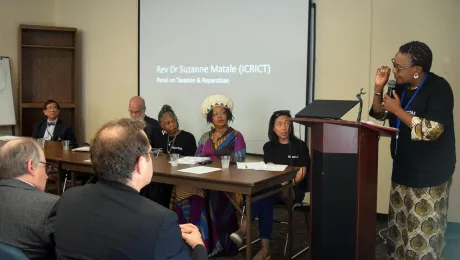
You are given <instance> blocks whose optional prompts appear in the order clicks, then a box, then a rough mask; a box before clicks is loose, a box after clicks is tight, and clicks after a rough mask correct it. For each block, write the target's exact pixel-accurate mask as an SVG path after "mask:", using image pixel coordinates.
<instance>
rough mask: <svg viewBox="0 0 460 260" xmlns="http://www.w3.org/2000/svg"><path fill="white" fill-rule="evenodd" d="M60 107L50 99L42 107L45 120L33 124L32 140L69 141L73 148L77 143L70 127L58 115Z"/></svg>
mask: <svg viewBox="0 0 460 260" xmlns="http://www.w3.org/2000/svg"><path fill="white" fill-rule="evenodd" d="M60 112H61V107H60V106H59V104H58V103H57V102H56V101H54V100H52V99H50V100H48V101H46V102H45V104H44V105H43V113H44V114H45V116H46V117H47V118H46V119H44V120H42V121H40V122H38V123H37V124H35V127H34V132H33V134H32V137H33V138H43V139H45V140H49V141H64V140H69V141H70V145H71V146H75V145H76V143H77V141H76V138H75V134H74V132H73V130H72V127H71V126H70V125H68V124H66V123H65V122H63V121H62V120H61V119H59V114H60Z"/></svg>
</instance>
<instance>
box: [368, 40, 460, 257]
mask: <svg viewBox="0 0 460 260" xmlns="http://www.w3.org/2000/svg"><path fill="white" fill-rule="evenodd" d="M432 60H433V55H432V52H431V50H430V48H429V47H428V46H427V45H426V44H424V43H422V42H417V41H414V42H409V43H406V44H404V45H402V46H401V47H400V48H399V51H398V52H397V53H396V55H395V56H394V58H393V59H392V63H393V68H392V72H393V74H394V78H395V80H396V87H395V90H393V92H392V96H391V97H390V96H388V95H384V94H383V88H384V86H385V85H386V83H387V82H388V78H389V76H390V68H389V67H386V66H382V67H381V68H379V69H378V70H377V73H376V77H375V95H374V101H373V104H372V108H371V110H370V116H372V117H374V118H376V119H379V120H386V119H388V120H389V123H390V126H391V127H395V128H398V129H399V133H398V134H397V135H395V136H393V137H392V139H391V156H392V158H393V171H392V178H391V179H392V185H391V192H390V207H389V219H388V240H387V245H388V258H389V259H406V258H407V259H409V258H410V259H412V258H411V257H415V258H414V259H443V255H444V234H445V230H446V226H447V210H448V201H449V190H450V186H451V182H452V174H453V173H454V170H455V163H456V155H455V135H454V119H453V110H454V98H453V93H452V89H451V87H450V85H449V83H448V82H447V81H446V80H445V79H444V78H442V77H440V76H438V75H436V74H434V73H432V72H430V69H431V64H432Z"/></svg>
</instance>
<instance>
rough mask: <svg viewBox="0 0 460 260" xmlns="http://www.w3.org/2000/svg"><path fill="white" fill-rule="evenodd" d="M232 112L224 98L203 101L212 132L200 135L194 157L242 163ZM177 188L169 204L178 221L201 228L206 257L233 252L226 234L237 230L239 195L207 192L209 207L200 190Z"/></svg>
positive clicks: (240, 137)
mask: <svg viewBox="0 0 460 260" xmlns="http://www.w3.org/2000/svg"><path fill="white" fill-rule="evenodd" d="M232 109H233V102H232V100H231V99H230V98H228V97H226V96H224V95H212V96H209V97H207V98H206V99H205V100H204V101H203V104H202V105H201V113H202V114H203V116H204V117H205V118H206V121H207V122H208V124H212V130H211V131H209V132H206V133H204V134H203V135H202V136H201V138H200V140H199V141H198V148H197V151H196V156H206V157H210V158H211V159H218V158H220V156H223V155H228V156H230V157H231V161H232V162H241V161H244V158H245V156H246V143H245V142H244V138H243V135H242V134H241V133H240V132H238V131H236V130H235V129H233V128H232V127H230V126H229V122H230V121H232V120H233V115H232ZM177 189H178V191H177V192H176V193H175V194H174V192H173V198H174V201H173V200H171V205H172V206H173V208H174V210H175V211H176V213H177V214H178V216H179V221H180V222H182V221H186V222H190V223H192V224H196V225H198V226H201V227H202V228H201V230H202V231H203V234H202V236H203V238H204V239H205V243H206V245H207V247H208V250H209V251H210V255H215V254H218V253H220V252H229V253H232V252H235V251H236V246H235V245H234V244H233V243H232V242H231V240H230V234H231V233H232V232H235V231H236V230H237V229H238V222H237V216H236V209H235V206H237V207H239V206H240V203H241V202H242V198H241V194H232V193H227V192H220V191H212V190H207V191H206V193H207V194H206V198H207V200H208V201H207V203H209V205H207V206H206V203H205V200H204V198H205V191H204V190H202V189H196V188H193V187H178V188H177ZM179 191H180V192H179ZM206 208H208V209H209V213H207V212H206ZM208 215H209V217H208ZM187 216H189V217H187ZM207 218H208V219H207ZM208 230H209V232H207V231H208Z"/></svg>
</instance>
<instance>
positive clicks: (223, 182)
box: [0, 141, 298, 259]
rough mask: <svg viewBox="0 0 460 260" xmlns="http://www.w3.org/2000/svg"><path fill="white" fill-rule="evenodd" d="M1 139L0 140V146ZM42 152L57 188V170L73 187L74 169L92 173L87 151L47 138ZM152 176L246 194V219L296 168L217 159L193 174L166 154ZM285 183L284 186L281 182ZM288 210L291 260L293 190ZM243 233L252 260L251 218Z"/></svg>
mask: <svg viewBox="0 0 460 260" xmlns="http://www.w3.org/2000/svg"><path fill="white" fill-rule="evenodd" d="M3 143H4V142H0V147H1V146H2V145H3ZM44 153H45V157H46V161H47V163H49V164H51V165H52V166H53V167H55V168H56V169H57V171H58V174H57V178H58V179H57V181H56V183H57V185H58V186H57V188H58V191H59V190H60V175H61V174H60V173H61V171H62V170H68V171H70V172H71V180H72V186H75V185H76V182H75V172H82V173H88V174H94V171H93V168H92V165H91V162H90V156H89V153H88V152H74V151H72V150H64V149H62V144H61V142H53V141H46V142H45V145H44ZM152 163H153V172H154V173H153V176H152V182H159V183H166V184H173V185H179V186H192V187H196V188H202V189H208V190H216V191H224V192H233V193H241V194H243V195H245V201H246V210H245V211H246V212H245V213H246V218H247V219H251V203H254V202H256V201H258V200H260V199H263V198H265V197H268V196H271V195H274V194H276V193H279V192H281V191H282V190H284V189H288V188H291V187H292V186H293V179H294V177H295V174H296V172H297V170H298V168H295V167H286V169H285V170H284V171H265V170H248V169H238V167H237V165H236V164H231V165H230V167H229V168H227V169H220V168H221V167H222V165H221V163H220V160H214V161H213V162H212V163H211V164H208V165H206V166H208V167H216V168H219V170H217V171H214V172H210V173H205V174H194V173H186V172H181V171H179V170H180V169H185V168H189V167H193V166H194V165H182V164H179V165H178V166H171V164H170V163H169V158H168V157H167V156H162V155H160V156H158V157H157V158H153V159H152ZM282 183H285V184H284V185H281V184H282ZM287 201H288V203H287V211H288V219H289V220H288V223H289V224H288V238H289V239H288V248H287V254H286V258H287V259H291V253H292V239H290V238H292V201H293V197H292V193H291V192H288V198H287ZM247 223H248V224H247V232H246V259H252V252H251V242H252V238H251V232H249V231H250V230H251V226H252V225H251V221H248V222H247Z"/></svg>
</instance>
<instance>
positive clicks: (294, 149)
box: [230, 110, 310, 260]
mask: <svg viewBox="0 0 460 260" xmlns="http://www.w3.org/2000/svg"><path fill="white" fill-rule="evenodd" d="M290 117H291V114H290V113H289V111H286V110H280V111H276V112H274V113H273V115H272V116H271V118H270V122H269V127H268V138H269V140H270V141H268V142H267V143H265V145H264V161H265V163H267V164H269V163H272V164H282V165H292V166H296V167H300V169H299V171H298V172H297V174H296V177H295V179H294V183H295V186H294V189H293V190H290V191H288V192H294V200H295V202H301V201H302V200H303V199H304V197H305V192H307V190H308V184H307V178H306V174H307V169H308V167H309V165H310V154H309V151H308V147H307V145H306V144H305V142H303V141H302V140H300V139H299V138H297V137H296V136H295V135H294V132H293V128H292V122H291V121H289V118H290ZM283 197H286V196H285V195H283ZM275 199H276V198H275V197H273V196H271V197H267V198H264V199H261V200H259V201H257V202H255V203H253V204H252V211H251V221H253V220H254V219H255V218H256V217H258V218H259V236H260V239H261V242H262V248H261V249H260V251H259V252H258V253H257V255H256V256H255V257H254V259H257V260H265V259H269V258H270V247H269V245H270V243H269V239H270V235H271V232H272V225H273V223H272V222H273V208H274V204H275V203H274V202H275ZM245 232H246V220H245V221H244V222H243V224H242V225H241V227H240V229H239V230H238V231H237V232H235V233H233V234H231V235H230V238H231V239H232V241H233V242H235V243H236V244H237V245H241V244H242V243H243V237H244V236H245Z"/></svg>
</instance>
